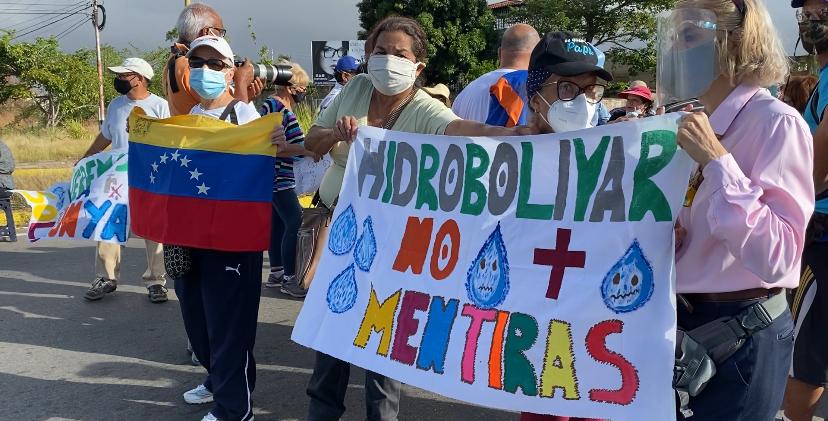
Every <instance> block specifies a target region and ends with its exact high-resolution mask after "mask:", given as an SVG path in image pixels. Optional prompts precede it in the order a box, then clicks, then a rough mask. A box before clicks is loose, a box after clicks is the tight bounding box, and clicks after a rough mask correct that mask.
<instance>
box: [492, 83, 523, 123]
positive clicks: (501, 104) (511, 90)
mask: <svg viewBox="0 0 828 421" xmlns="http://www.w3.org/2000/svg"><path fill="white" fill-rule="evenodd" d="M528 77H529V72H527V71H526V70H515V71H514V72H509V73H507V74H505V75H503V76H501V77H500V79H498V80H497V82H496V83H495V84H494V85H492V86H491V87H490V88H489V93H490V95H489V96H490V100H489V116H488V118H486V124H490V125H492V126H501V127H515V126H521V125H524V124H526V116H527V114H528V106H527V105H528V103H529V101H528V100H527V98H526V80H527V78H528Z"/></svg>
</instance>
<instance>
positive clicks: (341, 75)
mask: <svg viewBox="0 0 828 421" xmlns="http://www.w3.org/2000/svg"><path fill="white" fill-rule="evenodd" d="M360 64H361V63H360V62H359V60H357V59H355V58H353V57H351V56H345V57H342V58H340V59H339V61H337V62H336V67H334V79H336V85H334V87H333V89H331V91H330V92H328V95H325V98H324V99H322V102H321V103H320V104H319V112H320V113H321V112H322V111H325V108H328V106H329V105H331V102H333V100H334V98H336V96H337V95H339V92H340V91H342V88H343V87H344V86H345V85H347V84H348V82H350V81H351V79H353V77H354V76H356V75H357V74H359V66H360Z"/></svg>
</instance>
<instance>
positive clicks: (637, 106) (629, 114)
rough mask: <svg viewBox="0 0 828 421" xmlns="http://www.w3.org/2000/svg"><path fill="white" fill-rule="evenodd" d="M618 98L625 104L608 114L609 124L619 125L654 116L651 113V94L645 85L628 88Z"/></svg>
mask: <svg viewBox="0 0 828 421" xmlns="http://www.w3.org/2000/svg"><path fill="white" fill-rule="evenodd" d="M618 97H619V98H621V99H624V100H626V101H627V103H626V105H625V106H624V107H623V108H621V109H620V110H618V111H613V112H612V113H610V119H609V122H610V123H620V122H624V121H630V120H635V119H638V118H644V117H649V116H651V115H655V113H654V111H653V93H652V92H650V88H648V87H647V86H646V85H645V86H641V85H639V86H630V89H627V90H626V91H624V92H621V93H620V94H618Z"/></svg>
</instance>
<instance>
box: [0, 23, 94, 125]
mask: <svg viewBox="0 0 828 421" xmlns="http://www.w3.org/2000/svg"><path fill="white" fill-rule="evenodd" d="M13 36H14V35H13V34H11V33H7V34H5V35H3V36H2V37H0V103H4V102H6V101H9V100H23V101H24V102H26V103H28V104H30V105H28V106H27V107H25V109H24V110H23V112H24V114H29V115H39V116H40V117H41V120H42V121H43V123H44V124H45V125H46V126H49V127H54V126H56V125H58V124H60V123H61V121H63V120H64V119H66V118H74V119H79V120H80V119H86V118H89V117H90V116H91V115H94V113H95V110H96V106H97V104H98V101H97V89H96V87H97V70H96V69H95V67H94V66H91V65H90V61H92V60H93V59H94V54H93V55H92V56H90V55H89V52H88V51H85V50H81V51H77V52H75V53H71V54H70V53H64V52H63V51H60V49H59V48H58V42H57V40H56V39H54V38H48V39H46V38H38V39H37V40H35V42H33V43H24V42H19V43H14V44H13V43H12V37H13Z"/></svg>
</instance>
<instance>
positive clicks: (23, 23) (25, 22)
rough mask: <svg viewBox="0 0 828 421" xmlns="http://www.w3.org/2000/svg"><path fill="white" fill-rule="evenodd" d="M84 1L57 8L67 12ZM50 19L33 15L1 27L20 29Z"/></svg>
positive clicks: (7, 29)
mask: <svg viewBox="0 0 828 421" xmlns="http://www.w3.org/2000/svg"><path fill="white" fill-rule="evenodd" d="M85 3H86V2H85V1H79V2H77V3H75V4H73V5H71V6H69V7H66V8H61V9H58V11H59V12H68V11H69V10H71V9H73V8H75V7H78V6H80V5H81V4H85ZM50 19H52V17H46V16H35V17H31V18H28V19H24V20H21V21H19V22H17V23H14V24H11V25H8V26H6V27H5V28H3V29H4V30H6V31H9V30H11V29H15V28H16V29H20V28H21V27H25V26H27V25H30V24H31V25H40V24H42V23H44V22H46V21H48V20H50ZM27 29H28V28H27Z"/></svg>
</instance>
